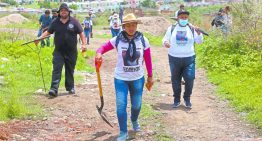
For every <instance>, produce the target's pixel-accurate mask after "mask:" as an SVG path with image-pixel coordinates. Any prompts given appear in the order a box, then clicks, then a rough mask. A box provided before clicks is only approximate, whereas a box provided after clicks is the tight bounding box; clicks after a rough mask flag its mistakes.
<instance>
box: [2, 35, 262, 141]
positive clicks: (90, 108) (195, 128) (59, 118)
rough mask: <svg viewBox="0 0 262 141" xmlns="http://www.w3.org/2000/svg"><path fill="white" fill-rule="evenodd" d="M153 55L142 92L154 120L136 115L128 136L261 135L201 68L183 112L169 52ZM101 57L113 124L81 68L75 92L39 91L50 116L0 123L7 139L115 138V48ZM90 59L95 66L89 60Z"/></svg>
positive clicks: (185, 140) (197, 140) (206, 138)
mask: <svg viewBox="0 0 262 141" xmlns="http://www.w3.org/2000/svg"><path fill="white" fill-rule="evenodd" d="M104 41H105V40H103V39H92V41H91V45H92V46H90V49H92V50H95V49H96V48H98V47H99V46H100V45H101V44H102V43H103V42H104ZM152 55H153V58H154V59H153V60H154V61H153V64H154V66H153V69H154V73H155V80H156V83H155V86H154V88H153V91H152V92H151V93H148V92H146V91H145V94H144V104H145V103H148V104H150V105H151V106H152V107H153V109H154V110H155V111H157V112H159V113H160V115H159V116H157V117H153V118H154V119H152V122H150V121H145V120H143V117H140V118H141V119H142V121H143V124H142V125H143V126H142V130H143V131H142V132H140V133H138V134H134V133H132V132H130V133H131V137H132V139H131V140H146V141H151V140H161V139H156V136H157V134H163V135H165V136H167V138H169V139H170V140H172V141H173V140H177V141H213V140H218V141H232V140H241V141H242V140H243V141H244V140H245V141H246V140H255V139H254V138H258V137H259V136H260V135H259V131H257V130H255V128H252V127H251V125H249V124H247V123H246V122H244V121H243V120H241V119H240V118H239V117H238V115H237V114H235V113H234V112H233V111H232V109H231V108H229V107H228V105H227V103H226V102H224V101H221V100H219V99H218V98H217V97H216V96H215V95H214V86H212V85H211V84H210V83H208V82H207V79H206V74H205V71H204V70H202V69H197V74H196V76H197V78H196V81H195V87H194V92H193V96H192V104H193V109H192V110H187V109H185V108H184V107H183V106H181V107H179V108H177V109H174V108H172V101H173V97H172V90H171V83H170V73H169V67H168V61H167V50H166V49H164V48H160V47H154V48H152ZM79 57H81V56H79ZM104 61H105V62H106V64H107V65H103V66H102V68H101V71H102V72H101V77H102V83H103V91H104V99H105V102H106V103H105V107H104V112H105V113H107V115H108V118H109V119H110V121H111V122H112V123H113V125H114V128H111V127H109V126H108V125H106V124H105V123H104V122H103V121H102V120H101V118H100V116H99V114H98V112H97V110H96V108H95V106H96V105H97V104H100V100H99V94H98V87H97V81H96V75H95V74H88V73H84V72H83V73H82V74H83V76H84V77H85V81H84V82H83V83H81V84H78V85H77V86H76V92H77V94H76V95H67V94H66V93H65V92H64V89H61V90H60V96H58V97H57V98H54V99H49V98H48V97H46V96H45V95H37V96H36V98H37V100H40V103H42V105H43V106H44V107H45V111H46V112H47V113H50V115H48V116H46V117H43V118H42V119H40V120H30V119H29V120H23V121H18V120H13V121H10V122H9V123H0V131H1V132H0V133H1V134H3V135H2V136H3V137H4V136H6V137H9V139H8V140H18V141H20V140H25V141H28V140H32V141H47V140H48V141H49V140H59V141H64V140H70V141H71V140H81V141H82V140H86V141H93V140H97V141H111V140H115V139H116V136H117V134H118V124H117V118H116V114H115V95H114V86H113V72H114V66H115V65H114V64H115V51H111V52H109V53H107V54H106V55H105V56H104ZM88 63H91V64H93V62H92V59H90V60H89V61H88ZM78 73H80V72H78ZM146 120H148V119H146ZM155 122H157V123H155ZM159 124H161V125H159ZM129 129H130V128H129ZM160 131H161V133H160ZM1 134H0V137H1ZM260 137H261V136H260ZM0 140H1V138H0ZM257 140H259V139H257ZM260 140H262V139H260Z"/></svg>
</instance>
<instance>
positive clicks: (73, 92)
mask: <svg viewBox="0 0 262 141" xmlns="http://www.w3.org/2000/svg"><path fill="white" fill-rule="evenodd" d="M68 93H69V94H75V93H76V92H75V89H74V88H72V89H71V90H69V91H68Z"/></svg>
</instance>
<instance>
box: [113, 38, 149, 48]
mask: <svg viewBox="0 0 262 141" xmlns="http://www.w3.org/2000/svg"><path fill="white" fill-rule="evenodd" d="M119 41H120V37H119V36H116V43H115V46H116V49H117V46H118V44H119ZM141 42H142V45H143V51H144V49H145V48H146V42H145V38H144V35H143V34H142V37H141Z"/></svg>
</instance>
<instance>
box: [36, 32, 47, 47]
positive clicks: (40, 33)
mask: <svg viewBox="0 0 262 141" xmlns="http://www.w3.org/2000/svg"><path fill="white" fill-rule="evenodd" d="M41 35H42V29H39V30H38V33H37V37H40V36H41ZM45 40H46V45H47V46H48V47H49V46H50V40H49V37H48V38H46V39H45ZM44 46H45V41H44V40H42V41H41V47H44Z"/></svg>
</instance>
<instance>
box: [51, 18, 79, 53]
mask: <svg viewBox="0 0 262 141" xmlns="http://www.w3.org/2000/svg"><path fill="white" fill-rule="evenodd" d="M48 32H49V33H51V34H53V33H55V51H59V52H61V53H66V54H68V53H77V34H79V33H81V32H83V28H82V26H81V25H80V23H79V22H78V21H77V20H76V19H75V18H73V17H70V18H69V20H68V21H67V22H66V23H65V24H64V23H62V22H61V21H60V17H57V18H56V19H54V20H53V21H52V23H51V24H50V26H49V28H48Z"/></svg>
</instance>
